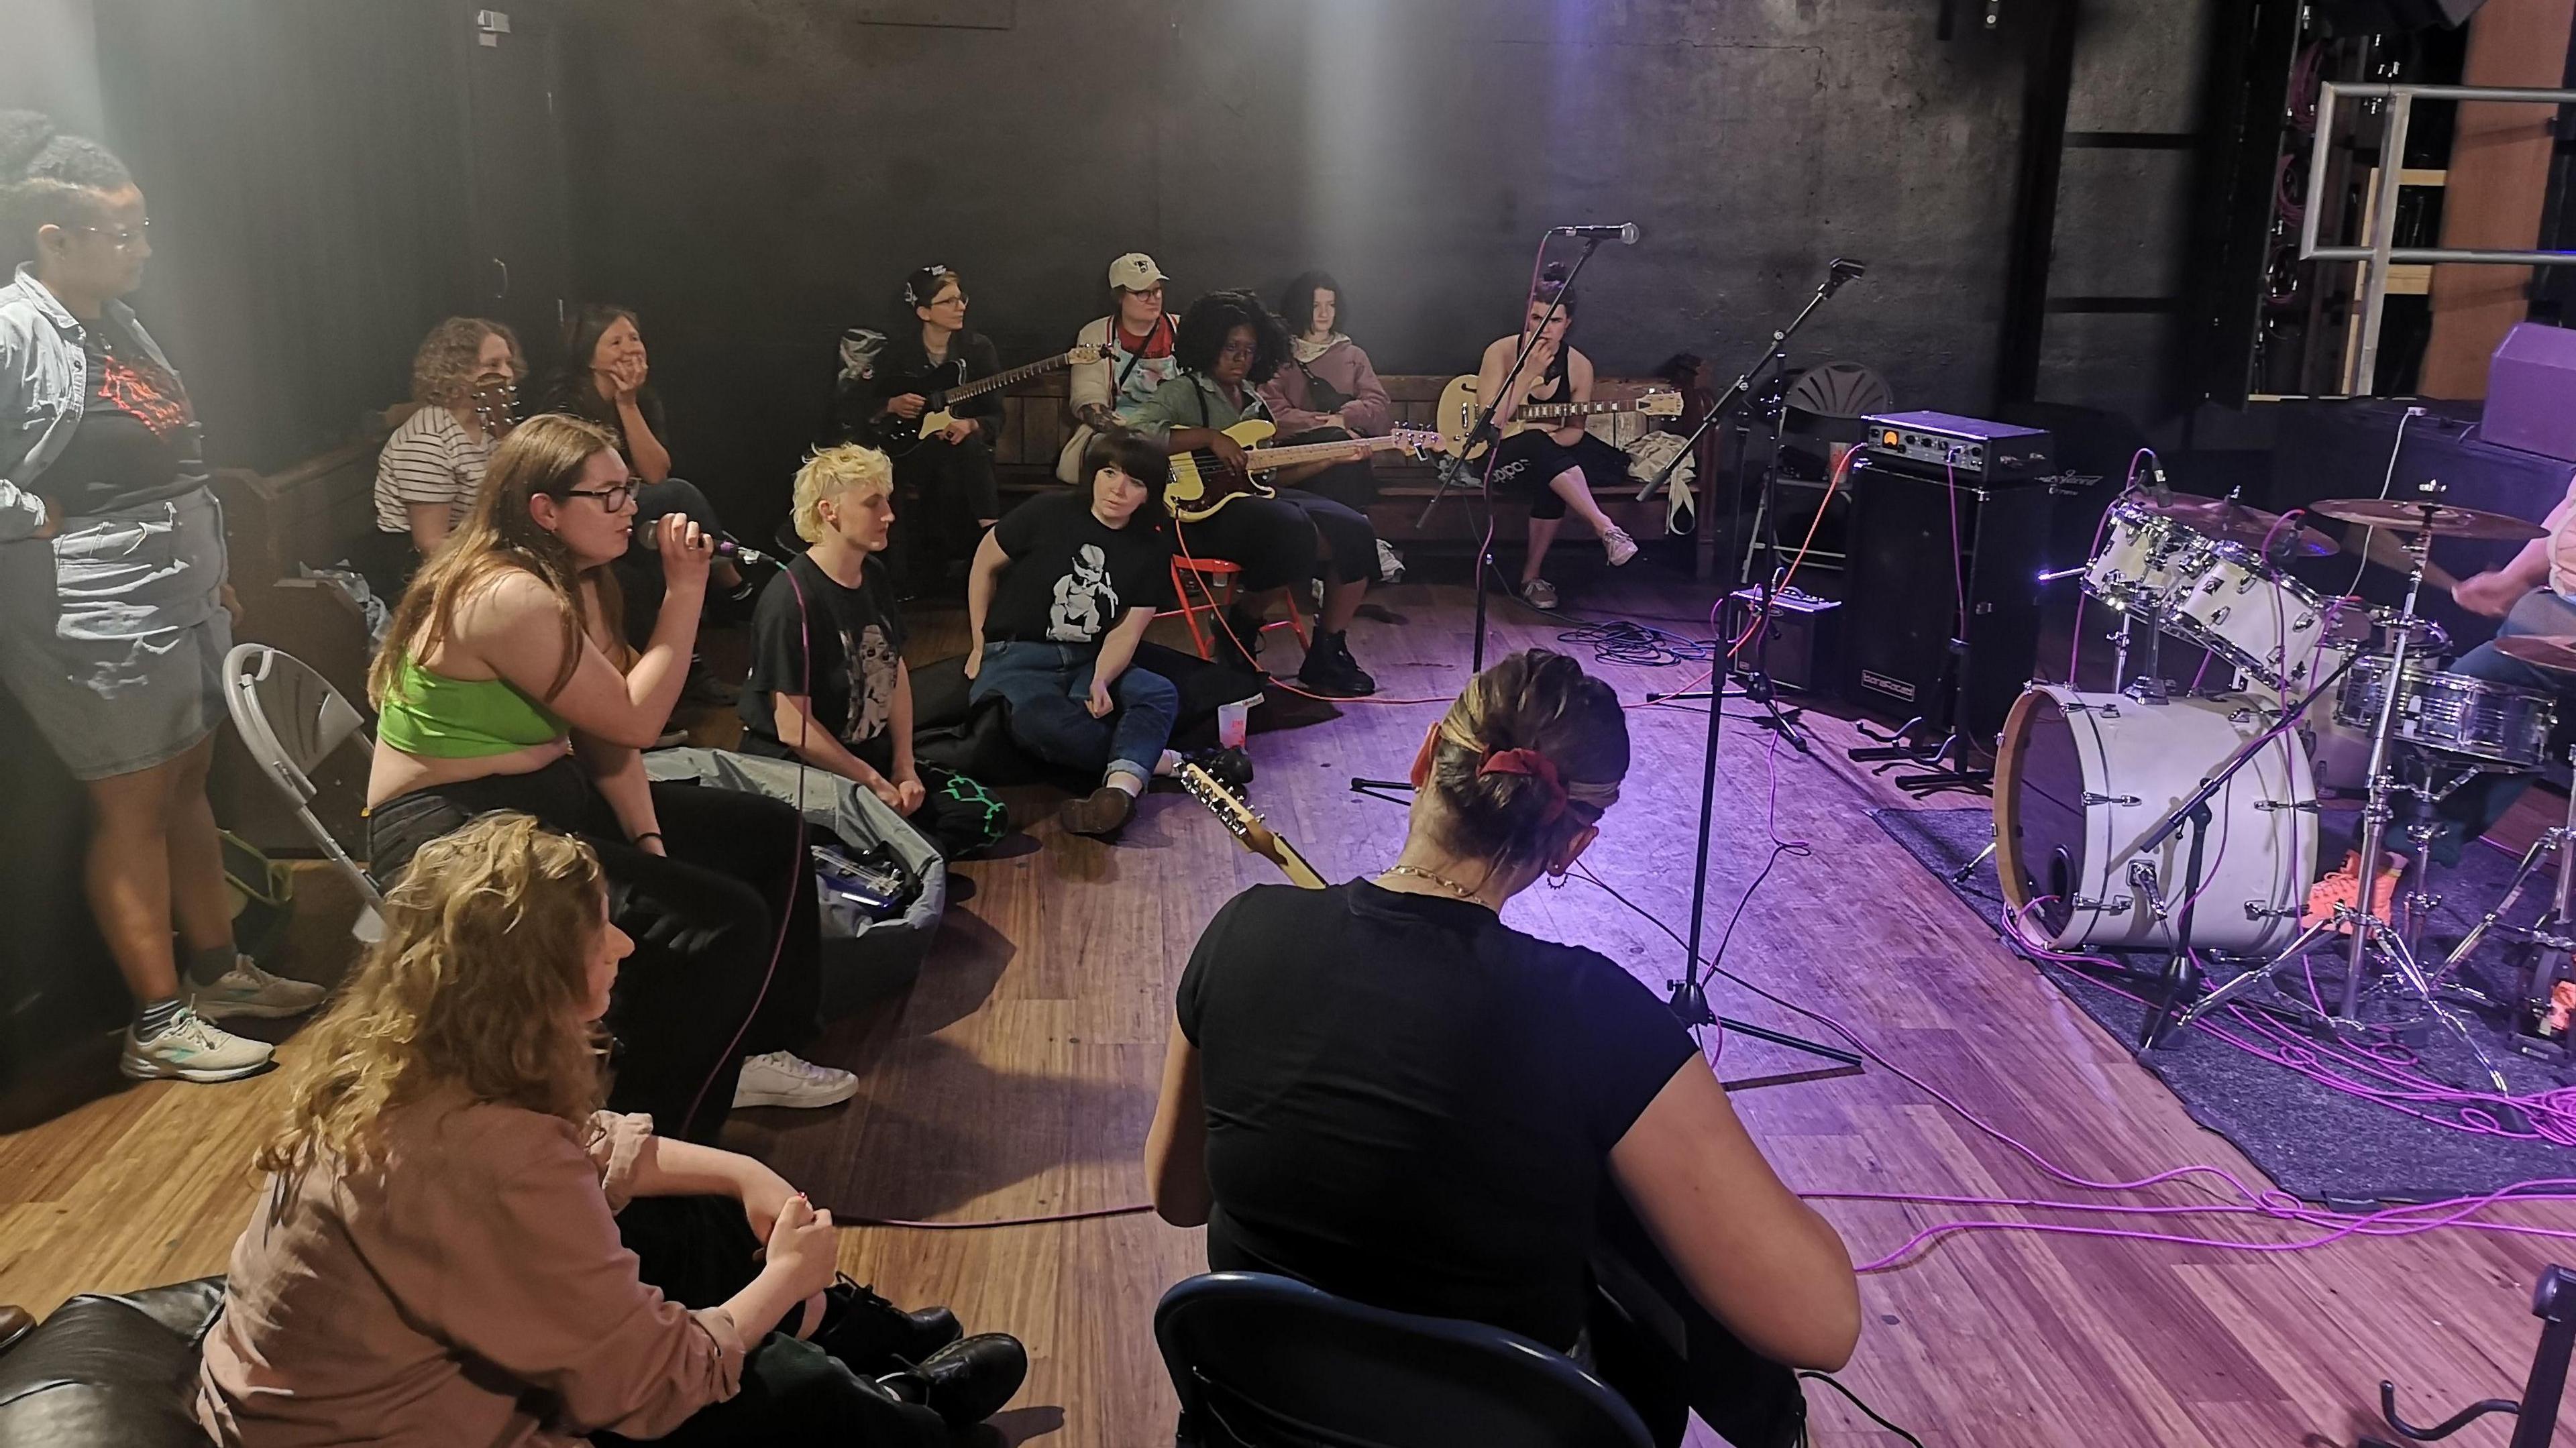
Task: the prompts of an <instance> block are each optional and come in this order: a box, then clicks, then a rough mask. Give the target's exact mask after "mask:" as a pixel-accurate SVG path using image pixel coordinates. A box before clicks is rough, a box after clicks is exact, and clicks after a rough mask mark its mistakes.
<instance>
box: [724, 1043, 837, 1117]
mask: <svg viewBox="0 0 2576 1448" xmlns="http://www.w3.org/2000/svg"><path fill="white" fill-rule="evenodd" d="M857 1094H859V1078H858V1077H857V1076H855V1075H853V1074H851V1073H850V1072H847V1071H843V1070H840V1069H838V1068H836V1067H832V1066H817V1065H815V1064H814V1063H813V1062H811V1061H808V1060H806V1059H805V1058H804V1057H802V1056H799V1055H797V1054H795V1053H794V1052H792V1051H769V1052H765V1053H763V1054H761V1055H758V1056H745V1057H743V1058H742V1079H741V1080H740V1081H738V1082H736V1083H734V1088H733V1104H734V1105H736V1106H793V1107H798V1108H800V1109H801V1108H805V1107H813V1106H838V1105H839V1104H841V1103H842V1102H844V1101H847V1100H849V1099H850V1098H851V1097H853V1096H856V1095H857Z"/></svg>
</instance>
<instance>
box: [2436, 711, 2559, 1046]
mask: <svg viewBox="0 0 2576 1448" xmlns="http://www.w3.org/2000/svg"><path fill="white" fill-rule="evenodd" d="M2569 760H2570V762H2571V763H2576V751H2571V752H2570V754H2569ZM2551 859H2554V860H2555V862H2556V864H2557V866H2558V871H2557V875H2558V878H2557V888H2556V890H2555V891H2554V892H2553V893H2552V894H2551V896H2550V902H2549V908H2548V909H2546V910H2544V911H2542V912H2541V913H2540V918H2539V919H2537V920H2534V921H2533V922H2532V923H2531V924H2529V925H2508V924H2505V923H2504V916H2505V913H2506V912H2507V911H2509V910H2511V909H2512V908H2513V906H2514V902H2515V901H2517V900H2519V899H2521V898H2522V892H2523V890H2524V889H2525V888H2526V887H2528V886H2529V885H2530V883H2531V878H2532V876H2533V875H2535V874H2537V873H2538V872H2539V869H2540V865H2541V862H2542V861H2543V860H2551ZM2571 906H2576V793H2571V794H2570V795H2569V796H2568V800H2567V823H2565V824H2563V825H2552V826H2550V827H2549V828H2548V829H2546V830H2543V831H2541V833H2540V838H2538V839H2536V840H2534V841H2532V842H2531V848H2529V849H2527V850H2524V851H2523V852H2522V861H2521V863H2520V864H2518V865H2517V866H2515V868H2514V872H2513V879H2512V880H2511V881H2510V882H2509V883H2508V884H2507V885H2506V886H2505V891H2504V895H2503V897H2502V898H2501V899H2499V900H2497V901H2496V903H2495V908H2494V909H2492V910H2489V911H2488V912H2487V913H2486V914H2485V915H2483V916H2480V917H2479V919H2478V923H2477V924H2476V925H2475V926H2473V927H2471V928H2470V930H2469V933H2468V934H2467V935H2465V936H2463V937H2461V940H2460V943H2459V944H2458V945H2456V946H2454V947H2453V948H2452V950H2451V953H2450V954H2449V955H2447V956H2445V957H2443V959H2442V968H2441V969H2440V970H2439V971H2438V972H2436V973H2435V977H2434V978H2435V979H2436V980H2440V981H2445V982H2446V983H2447V984H2446V986H2445V988H2446V989H2448V990H2450V991H2452V992H2454V993H2455V994H2459V995H2462V996H2465V997H2467V998H2468V999H2469V1000H2471V1001H2473V1002H2475V1003H2476V1004H2478V1005H2482V1006H2486V1007H2488V1008H2490V1009H2494V1008H2500V1007H2504V1006H2507V1005H2509V1004H2510V1002H2507V1001H2505V1000H2503V999H2502V998H2501V997H2499V996H2498V995H2497V994H2496V993H2495V992H2493V991H2491V990H2485V989H2480V988H2477V987H2473V986H2469V985H2466V984H2463V983H2461V981H2460V980H2459V973H2460V972H2461V971H2462V969H2463V968H2464V967H2465V966H2466V965H2467V962H2468V959H2469V957H2470V956H2471V955H2473V954H2475V953H2476V952H2477V948H2478V947H2479V946H2480V945H2481V944H2483V943H2485V941H2486V938H2487V936H2488V935H2489V934H2490V933H2492V932H2501V933H2503V934H2504V935H2507V936H2510V937H2511V938H2513V939H2515V940H2518V941H2521V942H2523V943H2524V944H2526V945H2529V946H2532V947H2533V948H2534V949H2533V956H2532V961H2531V965H2530V967H2529V969H2528V971H2527V973H2526V975H2525V977H2524V980H2523V986H2522V990H2523V995H2524V998H2525V999H2526V1000H2529V1001H2546V1000H2548V999H2549V993H2550V989H2551V987H2552V986H2553V985H2554V984H2555V982H2556V975H2557V971H2556V967H2554V966H2553V965H2552V964H2551V963H2550V955H2551V953H2552V952H2561V953H2564V952H2576V934H2571V933H2570V928H2571V926H2576V911H2571ZM2550 1048H2551V1050H2552V1051H2553V1052H2554V1053H2556V1054H2559V1055H2561V1056H2564V1055H2566V1054H2567V1051H2566V1048H2565V1046H2564V1045H2563V1044H2560V1043H2551V1047H2550Z"/></svg>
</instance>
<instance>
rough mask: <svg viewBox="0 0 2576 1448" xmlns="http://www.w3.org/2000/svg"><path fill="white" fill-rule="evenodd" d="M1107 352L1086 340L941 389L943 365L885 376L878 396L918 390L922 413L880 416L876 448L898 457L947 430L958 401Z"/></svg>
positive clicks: (1097, 358)
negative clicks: (917, 415) (915, 419)
mask: <svg viewBox="0 0 2576 1448" xmlns="http://www.w3.org/2000/svg"><path fill="white" fill-rule="evenodd" d="M1108 355H1109V349H1108V348H1106V347H1103V346H1100V345H1099V344H1097V343H1089V342H1086V343H1084V344H1083V345H1081V346H1079V347H1074V348H1071V349H1068V350H1066V351H1063V352H1059V353H1057V354H1056V355H1054V356H1052V357H1041V358H1039V359H1038V360H1037V361H1035V362H1031V363H1029V364H1028V365H1026V366H1024V367H1013V368H1010V369H1009V370H1007V371H1002V372H996V373H994V374H993V375H992V376H990V377H978V378H976V379H975V380H974V381H972V382H965V383H959V384H957V385H955V386H951V387H946V388H942V387H941V386H939V383H938V379H939V378H940V377H942V376H944V375H945V374H946V371H947V369H945V368H941V369H938V370H937V371H934V372H928V373H916V374H914V375H913V376H910V377H889V378H885V379H883V380H882V381H880V382H879V383H878V384H877V392H878V395H879V396H882V397H901V396H903V395H904V394H905V393H907V392H917V393H920V394H921V398H922V404H921V416H920V418H919V419H918V423H919V425H918V426H915V425H914V423H913V422H912V421H907V420H905V419H903V418H900V417H897V416H895V415H894V414H893V413H891V412H889V413H885V414H882V415H881V416H879V417H878V419H877V429H876V444H877V447H878V449H879V450H880V451H882V452H886V453H891V454H893V455H894V456H896V457H901V456H903V455H904V454H905V453H908V452H911V451H912V450H913V449H914V448H917V447H919V446H921V445H922V444H923V443H924V442H926V441H928V440H929V439H931V438H933V437H936V436H937V435H938V434H940V433H942V432H944V431H946V430H947V429H948V427H949V426H950V424H952V423H954V422H956V421H957V414H956V413H955V412H953V411H951V409H952V408H953V407H954V406H955V405H956V404H958V403H960V402H964V401H966V400H967V399H969V398H974V397H981V396H983V395H984V394H985V393H987V392H1000V391H1002V390H1004V389H1005V388H1011V387H1017V386H1019V385H1020V384H1021V383H1023V382H1026V381H1028V380H1029V379H1030V378H1032V377H1043V376H1045V375H1046V374H1047V373H1049V372H1053V371H1056V370H1057V369H1058V368H1063V367H1079V366H1083V365H1085V364H1087V363H1092V362H1097V361H1099V360H1101V359H1102V358H1104V357H1106V356H1108Z"/></svg>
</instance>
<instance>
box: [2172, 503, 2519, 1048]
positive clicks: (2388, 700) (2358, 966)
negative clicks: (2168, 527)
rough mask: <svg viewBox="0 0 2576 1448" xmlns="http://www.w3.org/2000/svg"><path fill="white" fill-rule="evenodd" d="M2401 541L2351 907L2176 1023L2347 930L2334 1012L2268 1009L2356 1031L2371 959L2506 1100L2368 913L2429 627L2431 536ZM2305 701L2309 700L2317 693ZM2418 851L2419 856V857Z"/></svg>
mask: <svg viewBox="0 0 2576 1448" xmlns="http://www.w3.org/2000/svg"><path fill="white" fill-rule="evenodd" d="M2434 506H2436V504H2435V503H2430V502H2428V503H2427V504H2426V505H2425V507H2426V509H2427V511H2428V512H2429V511H2430V510H2431V509H2432V508H2433V507H2434ZM2390 531H2391V532H2395V531H2396V530H2394V529H2392V530H2390ZM2405 536H2406V539H2407V541H2406V542H2405V544H2404V545H2403V546H2404V548H2405V550H2406V553H2407V556H2408V557H2409V558H2411V559H2412V560H2413V566H2412V567H2411V568H2410V569H2409V571H2408V574H2407V580H2406V601H2405V603H2404V604H2403V605H2402V606H2400V608H2399V609H2398V611H2397V616H2396V617H2395V618H2394V619H2392V620H2391V621H2390V622H2389V625H2388V627H2389V632H2390V633H2391V634H2392V635H2393V636H2394V638H2395V644H2394V646H2393V647H2392V648H2391V649H2390V650H2389V653H2388V656H2387V657H2388V672H2387V675H2386V677H2387V680H2388V689H2387V693H2386V695H2385V696H2384V697H2383V698H2381V700H2380V701H2379V720H2378V722H2377V724H2376V725H2375V726H2374V727H2373V728H2372V730H2371V736H2370V769H2369V776H2368V778H2369V787H2368V794H2367V795H2366V796H2365V802H2364V804H2363V805H2362V811H2361V850H2360V855H2359V862H2358V865H2357V868H2356V870H2355V877H2354V883H2355V885H2356V887H2357V888H2356V889H2355V890H2354V902H2353V903H2352V904H2349V905H2338V906H2336V907H2335V910H2334V913H2333V914H2331V915H2329V916H2327V917H2326V918H2325V919H2322V920H2320V921H2318V922H2317V923H2316V924H2314V925H2311V926H2309V927H2308V928H2307V929H2305V930H2303V931H2301V932H2299V936H2298V938H2297V939H2295V940H2292V941H2291V942H2290V943H2289V945H2288V946H2287V947H2286V948H2284V949H2283V950H2282V951H2281V953H2280V954H2278V955H2275V956H2273V957H2272V958H2271V959H2269V960H2265V961H2262V962H2260V963H2258V964H2256V965H2254V966H2253V967H2251V968H2249V969H2247V970H2246V971H2245V972H2244V973H2243V974H2240V975H2238V976H2237V977H2236V978H2235V979H2234V980H2231V981H2229V982H2227V983H2226V984H2225V985H2222V986H2220V987H2219V988H2218V989H2216V990H2214V991H2211V992H2210V993H2209V994H2207V995H2205V996H2202V997H2201V998H2200V999H2199V1000H2198V1001H2196V1002H2194V1003H2193V1004H2192V1007H2191V1009H2189V1010H2187V1011H2185V1012H2183V1013H2182V1015H2181V1016H2180V1017H2178V1018H2177V1019H2176V1020H2175V1022H2174V1024H2175V1025H2176V1026H2190V1025H2192V1024H2193V1023H2194V1022H2197V1021H2199V1020H2200V1019H2201V1018H2202V1017H2204V1016H2207V1015H2209V1014H2210V1013H2211V1012H2213V1011H2215V1010H2217V1009H2218V1008H2219V1007H2220V1006H2222V1005H2224V1004H2226V1003H2227V1002H2228V1001H2229V1000H2230V999H2232V998H2234V997H2236V996H2239V995H2242V994H2244V993H2245V992H2246V991H2247V990H2249V989H2251V988H2252V987H2253V986H2254V985H2255V984H2256V983H2258V982H2266V981H2270V980H2271V978H2272V972H2273V971H2274V970H2276V969H2279V968H2280V967H2282V966H2284V965H2287V964H2288V963H2289V962H2291V961H2294V960H2296V959H2298V958H2299V957H2300V955H2302V954H2303V953H2305V952H2306V951H2307V950H2308V948H2309V947H2310V946H2311V945H2313V944H2315V943H2316V941H2317V940H2318V939H2320V938H2321V937H2323V936H2325V935H2328V934H2331V933H2333V932H2335V931H2339V930H2345V929H2349V930H2350V931H2351V932H2352V941H2351V944H2350V946H2349V947H2348V948H2347V950H2346V954H2345V960H2344V980H2343V994H2342V996H2341V998H2340V999H2339V1000H2338V1001H2337V1003H2336V1006H2335V1009H2334V1011H2333V1013H2332V1014H2330V1015H2327V1016H2324V1017H2323V1018H2318V1017H2317V1013H2316V1011H2315V1008H2314V1007H2313V1006H2310V1005H2309V1004H2308V1003H2306V1002H2304V1001H2299V1000H2296V999H2295V998H2293V997H2291V996H2289V995H2288V994H2287V993H2286V992H2284V993H2282V1002H2280V1003H2267V1006H2269V1008H2273V1009H2279V1008H2281V1006H2282V1004H2283V1003H2286V1005H2287V1008H2288V1009H2289V1010H2290V1012H2291V1013H2292V1014H2293V1015H2297V1016H2300V1017H2303V1018H2307V1019H2309V1020H2310V1022H2311V1024H2314V1025H2317V1026H2321V1027H2323V1028H2325V1029H2327V1030H2330V1031H2331V1030H2340V1029H2356V1028H2359V1027H2360V1026H2362V1025H2363V1022H2362V1021H2361V1020H2360V1014H2361V994H2362V987H2363V985H2364V983H2365V979H2366V977H2367V976H2368V974H2369V972H2370V968H2371V965H2372V963H2373V962H2374V960H2376V961H2377V962H2378V963H2379V964H2381V965H2383V966H2385V967H2386V968H2387V969H2388V970H2389V971H2391V972H2393V973H2394V974H2395V975H2396V976H2397V978H2398V980H2399V981H2400V982H2401V983H2402V984H2403V985H2404V986H2405V988H2406V989H2407V990H2408V991H2409V992H2411V993H2412V994H2413V995H2414V996H2415V998H2416V999H2417V1000H2419V1001H2421V1002H2422V1003H2423V1005H2424V1008H2425V1009H2426V1010H2427V1011H2428V1012H2430V1013H2431V1014H2432V1015H2433V1016H2434V1018H2435V1019H2437V1020H2439V1021H2441V1022H2442V1024H2444V1025H2446V1026H2448V1027H2450V1029H2451V1032H2452V1034H2454V1035H2456V1036H2458V1037H2459V1038H2460V1043H2461V1044H2462V1045H2464V1046H2466V1047H2468V1049H2469V1054H2470V1055H2472V1056H2474V1057H2476V1058H2477V1061H2478V1064H2479V1065H2481V1066H2483V1067H2485V1068H2486V1074H2487V1078H2488V1079H2489V1080H2490V1081H2492V1082H2493V1083H2494V1085H2495V1088H2496V1093H2497V1094H2498V1095H2511V1094H2512V1088H2511V1087H2510V1086H2508V1085H2507V1084H2506V1083H2505V1079H2504V1073H2503V1072H2502V1071H2499V1070H2497V1069H2496V1064H2495V1060H2494V1058H2493V1057H2491V1056H2489V1055H2488V1054H2487V1050H2486V1047H2485V1046H2483V1045H2481V1044H2480V1043H2479V1041H2478V1038H2477V1036H2476V1035H2475V1034H2474V1033H2473V1032H2471V1031H2470V1030H2469V1028H2468V1025H2467V1024H2466V1023H2465V1022H2463V1021H2462V1020H2461V1019H2460V1017H2459V1014H2458V1012H2456V1011H2453V1010H2452V1009H2451V1008H2450V1007H2449V1006H2447V1005H2446V1004H2444V1003H2443V1002H2442V1001H2441V1000H2440V999H2439V997H2438V996H2437V994H2436V992H2435V991H2434V989H2433V983H2432V980H2431V978H2430V977H2429V976H2427V975H2426V974H2425V972H2424V968H2423V967H2422V966H2421V965H2420V964H2418V963H2417V961H2416V959H2415V953H2414V952H2413V951H2412V950H2409V949H2408V948H2407V942H2406V937H2405V932H2404V931H2403V930H2401V929H2400V928H2399V927H2398V926H2396V925H2395V924H2393V923H2392V922H2390V921H2388V920H2383V919H2381V918H2380V916H2379V913H2378V912H2377V911H2376V910H2374V909H2372V908H2371V906H2372V904H2373V897H2374V896H2376V895H2377V894H2378V884H2379V861H2380V858H2381V857H2382V855H2383V854H2385V853H2386V847H2387V843H2388V824H2389V821H2390V820H2392V819H2394V818H2395V817H2396V813H2397V811H2396V806H2395V804H2394V800H2395V798H2396V796H2397V794H2398V791H2399V788H2400V782H2399V780H2398V779H2397V777H2396V774H2395V771H2394V764H2395V760H2394V751H2393V749H2392V747H2391V746H2392V745H2393V744H2394V743H2395V742H2396V738H2397V709H2398V706H2399V704H2400V703H2402V702H2403V700H2404V697H2405V692H2406V691H2405V687H2404V685H2405V681H2406V659H2407V654H2408V650H2409V649H2410V648H2411V647H2412V645H2413V644H2414V642H2415V635H2416V633H2417V632H2418V631H2419V628H2420V627H2421V626H2422V625H2423V624H2424V623H2425V622H2426V621H2425V620H2424V619H2422V617H2421V616H2420V615H2419V614H2418V613H2417V612H2416V604H2417V603H2418V601H2419V600H2420V598H2421V595H2422V593H2423V588H2424V567H2425V560H2426V555H2427V554H2428V553H2429V552H2430V551H2431V547H2432V541H2433V538H2432V534H2431V533H2430V532H2429V531H2426V530H2423V529H2417V530H2415V531H2413V532H2411V533H2408V534H2406V535H2405ZM2358 657H2360V656H2359V655H2358V654H2357V653H2356V654H2354V655H2352V656H2351V657H2350V658H2348V659H2347V660H2346V661H2345V667H2347V668H2348V667H2350V664H2351V660H2352V659H2354V658H2358ZM2310 697H2312V698H2313V697H2314V695H2311V696H2310ZM2418 853H2419V858H2420V855H2421V852H2420V851H2419V852H2418ZM2389 905H2390V913H2391V914H2394V913H2396V906H2397V901H2396V900H2395V899H2394V898H2391V900H2390V901H2389Z"/></svg>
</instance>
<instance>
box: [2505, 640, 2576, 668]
mask: <svg viewBox="0 0 2576 1448" xmlns="http://www.w3.org/2000/svg"><path fill="white" fill-rule="evenodd" d="M2496 648H2497V649H2498V650H2499V651H2501V652H2502V653H2503V654H2504V656H2505V657H2506V658H2508V659H2519V660H2521V661H2522V662H2524V663H2526V664H2529V665H2531V666H2532V667H2533V668H2538V669H2554V670H2557V671H2558V672H2561V673H2569V674H2576V634H2565V635H2561V636H2558V637H2555V638H2543V637H2540V636H2539V635H2536V634H2518V635H2516V636H2514V637H2512V638H2504V639H2497V640H2496Z"/></svg>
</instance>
